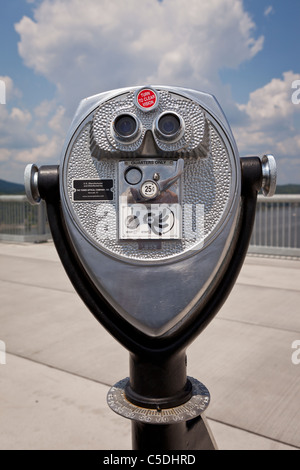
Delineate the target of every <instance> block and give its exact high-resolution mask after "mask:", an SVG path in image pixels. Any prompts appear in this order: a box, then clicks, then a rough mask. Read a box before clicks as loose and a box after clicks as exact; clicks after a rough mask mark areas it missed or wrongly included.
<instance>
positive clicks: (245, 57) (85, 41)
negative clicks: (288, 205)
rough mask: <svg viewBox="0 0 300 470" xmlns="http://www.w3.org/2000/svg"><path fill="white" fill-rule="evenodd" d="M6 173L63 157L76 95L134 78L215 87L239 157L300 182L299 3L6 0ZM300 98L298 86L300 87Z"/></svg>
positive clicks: (1, 67) (2, 32)
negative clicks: (295, 97)
mask: <svg viewBox="0 0 300 470" xmlns="http://www.w3.org/2000/svg"><path fill="white" fill-rule="evenodd" d="M0 7H1V16H0V79H2V80H4V81H5V83H6V104H0V178H1V179H6V180H9V181H16V182H21V181H22V179H23V171H24V167H25V166H26V164H27V163H30V162H35V163H37V164H57V163H59V158H60V151H61V148H62V145H63V140H64V136H65V134H66V132H67V128H68V125H69V123H70V121H71V118H72V115H73V113H74V112H75V109H76V107H77V105H78V102H79V101H80V99H82V98H84V97H86V96H89V95H91V94H95V93H98V92H101V91H104V90H108V89H112V88H118V87H122V86H127V85H136V84H141V85H142V84H144V83H147V84H149V83H151V84H164V85H167V84H169V85H180V86H185V87H190V88H195V89H200V90H203V91H207V92H211V93H213V94H214V95H215V96H216V97H217V99H218V101H219V102H220V103H221V105H222V107H223V109H224V111H225V113H226V115H227V118H228V120H229V122H230V124H231V126H232V128H233V132H234V135H235V138H236V140H237V144H238V148H239V150H240V154H241V156H245V155H254V154H256V155H262V154H264V153H273V154H274V155H275V156H276V158H277V162H278V171H279V175H278V181H279V183H280V184H284V183H300V132H299V131H300V104H299V105H296V104H293V103H292V100H291V97H292V93H293V91H294V90H293V89H292V84H293V82H295V81H296V80H300V63H299V55H300V54H299V47H298V44H299V38H300V33H299V26H298V23H299V18H300V2H299V1H298V0H285V1H284V2H283V1H282V0H244V1H242V0H202V1H201V2H200V1H199V0H163V1H160V2H158V1H157V0H127V1H126V2H123V0H85V2H82V1H80V0H64V1H63V0H38V1H34V0H30V1H29V0H28V1H26V0H10V1H8V0H0ZM299 96H300V95H299Z"/></svg>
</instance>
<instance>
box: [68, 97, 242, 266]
mask: <svg viewBox="0 0 300 470" xmlns="http://www.w3.org/2000/svg"><path fill="white" fill-rule="evenodd" d="M166 110H169V111H172V110H173V111H175V110H176V112H177V113H178V114H180V115H181V116H182V118H183V119H184V123H185V132H184V136H183V137H182V138H181V139H179V140H178V141H177V142H175V143H165V142H162V141H159V139H158V138H157V137H156V136H155V140H156V144H157V147H158V149H159V151H161V152H162V157H164V158H170V156H171V157H172V158H173V159H174V158H176V157H177V158H178V157H179V156H181V157H183V159H184V172H183V176H182V185H183V188H184V190H183V195H182V201H181V203H182V207H183V211H184V210H186V211H191V213H192V216H191V215H190V214H187V213H186V214H185V213H184V212H183V226H182V239H181V240H180V241H175V240H169V241H168V240H164V241H163V243H162V247H161V249H160V250H151V249H150V250H149V248H148V247H147V248H146V249H142V248H141V246H140V245H139V244H138V243H137V242H136V241H130V240H127V241H126V243H124V242H123V241H122V240H119V237H118V190H117V189H118V182H117V180H118V177H120V176H118V171H117V170H118V168H117V164H118V162H119V161H122V160H124V159H128V158H130V159H134V158H135V157H137V156H138V153H139V149H140V147H141V145H142V141H143V138H144V136H145V133H146V131H147V130H150V129H152V128H153V125H154V122H155V120H156V118H157V116H159V114H160V113H162V112H164V111H166ZM123 112H131V113H135V114H136V115H137V116H138V118H139V119H140V121H141V122H142V126H143V128H142V133H141V137H140V138H139V139H138V140H137V141H136V142H133V143H132V144H129V145H128V144H122V143H120V142H118V141H116V140H115V139H114V137H113V134H112V133H111V122H112V120H113V119H114V118H115V117H116V116H117V115H118V114H121V113H123ZM91 117H93V119H91ZM91 117H90V118H89V119H88V122H87V123H86V124H85V126H84V127H83V128H82V129H81V130H80V131H79V132H78V134H77V135H76V136H75V138H74V143H73V145H72V147H71V148H70V150H69V152H68V154H67V156H66V162H65V169H64V173H65V178H66V187H67V200H68V205H69V209H70V211H71V212H72V213H73V217H74V219H75V221H76V223H77V224H78V225H79V227H80V228H81V230H82V232H84V233H85V234H87V235H88V236H89V239H90V240H91V241H92V243H94V244H95V245H96V246H98V247H100V248H102V249H104V250H105V251H108V252H109V253H111V254H112V255H115V256H121V257H124V258H127V259H131V260H152V261H153V260H166V259H168V258H171V257H174V256H178V255H182V254H185V253H186V252H189V251H190V250H194V249H199V248H201V247H202V246H203V245H204V244H207V243H208V242H209V241H210V239H211V238H212V236H214V234H215V232H216V231H217V230H218V229H220V225H222V223H223V222H224V220H225V218H226V215H227V213H228V211H229V210H230V208H231V203H232V200H233V197H234V193H235V190H236V188H235V183H236V182H235V177H236V168H235V161H234V156H233V154H232V150H231V147H230V144H229V142H228V141H227V142H226V136H225V135H224V133H223V132H222V129H221V128H220V126H219V125H218V124H217V123H216V122H215V120H214V119H213V118H212V117H211V116H209V114H208V112H207V111H204V110H203V109H202V108H201V106H199V105H198V104H197V103H195V102H194V101H192V100H187V99H183V98H181V99H179V96H178V95H175V94H172V93H168V92H165V91H162V92H161V93H160V101H159V106H158V108H157V109H155V110H154V111H151V112H147V113H144V112H143V111H141V110H139V109H138V108H137V107H136V105H135V102H134V93H133V92H128V93H126V94H123V95H122V96H121V97H119V96H118V97H117V98H115V99H112V100H109V101H107V102H105V103H103V104H102V105H100V106H99V107H98V108H97V109H96V111H95V114H94V116H91ZM153 134H154V135H155V133H153ZM205 149H206V150H205ZM91 153H92V155H94V157H93V156H92V155H91ZM95 157H96V158H95ZM77 178H101V179H112V180H113V182H114V186H113V193H114V199H113V201H104V202H103V201H102V202H89V203H86V202H83V203H80V202H76V203H73V204H72V203H71V202H70V201H72V193H73V191H74V189H73V180H74V179H77ZM196 207H198V208H201V210H202V208H203V210H204V214H203V216H204V220H202V216H200V219H199V216H198V219H197V212H196V210H195V208H196ZM201 214H202V212H201ZM191 218H192V220H191V222H190V223H189V224H188V225H187V224H185V223H184V221H185V220H188V219H189V220H190V219H191ZM191 226H192V227H193V230H191ZM195 227H196V229H195Z"/></svg>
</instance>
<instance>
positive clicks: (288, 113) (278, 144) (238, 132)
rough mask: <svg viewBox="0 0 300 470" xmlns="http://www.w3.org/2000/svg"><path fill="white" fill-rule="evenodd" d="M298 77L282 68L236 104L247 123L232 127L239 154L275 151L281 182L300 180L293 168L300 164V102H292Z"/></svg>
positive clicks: (299, 174) (299, 76) (260, 153)
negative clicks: (280, 72)
mask: <svg viewBox="0 0 300 470" xmlns="http://www.w3.org/2000/svg"><path fill="white" fill-rule="evenodd" d="M299 79H300V74H296V73H293V72H291V71H289V72H285V73H284V74H283V78H282V79H280V78H274V79H273V80H271V81H270V82H269V83H267V84H266V85H265V86H264V87H262V88H259V89H257V90H255V91H254V92H253V93H251V94H250V97H249V101H248V103H247V104H243V105H238V107H239V109H240V111H241V112H243V113H244V114H245V115H246V118H247V122H246V125H243V126H240V127H239V126H236V127H235V129H234V133H235V137H236V139H237V143H238V147H239V149H240V152H241V154H244V153H245V152H246V153H247V154H248V155H262V154H264V153H273V154H274V155H275V157H276V158H277V163H278V174H279V177H280V181H281V182H284V183H288V182H291V179H293V181H296V182H299V178H300V173H299V171H298V172H296V173H295V172H294V171H295V170H293V168H295V169H296V168H299V165H300V136H299V131H298V132H297V130H296V129H297V127H298V128H299V125H298V124H297V122H298V121H299V118H300V104H299V105H295V104H293V103H292V93H293V91H294V90H293V89H292V83H293V82H294V81H295V80H299ZM287 162H289V163H288V164H287Z"/></svg>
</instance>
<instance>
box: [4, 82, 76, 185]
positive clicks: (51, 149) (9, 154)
mask: <svg viewBox="0 0 300 470" xmlns="http://www.w3.org/2000/svg"><path fill="white" fill-rule="evenodd" d="M4 78H5V83H6V84H7V85H8V93H9V96H18V95H19V92H18V90H16V89H15V86H14V83H13V80H12V79H11V78H10V77H4ZM48 121H49V122H48ZM66 128H67V122H66V119H65V116H64V108H63V107H62V106H57V104H56V103H55V101H53V102H46V101H45V102H43V103H41V104H40V105H39V106H38V107H37V108H36V109H35V112H34V114H32V113H31V112H30V111H29V110H28V109H25V108H23V109H21V108H18V107H16V106H15V107H12V108H10V107H9V106H8V105H0V162H1V178H2V179H7V180H9V181H22V178H23V174H24V165H25V164H26V163H29V162H37V163H39V164H45V163H49V162H56V163H59V156H60V152H61V148H62V145H63V141H64V136H65V132H66Z"/></svg>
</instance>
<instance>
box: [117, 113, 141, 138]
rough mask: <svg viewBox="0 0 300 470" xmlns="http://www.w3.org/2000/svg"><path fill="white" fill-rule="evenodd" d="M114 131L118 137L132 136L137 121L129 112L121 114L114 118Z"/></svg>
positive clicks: (135, 130) (136, 126)
mask: <svg viewBox="0 0 300 470" xmlns="http://www.w3.org/2000/svg"><path fill="white" fill-rule="evenodd" d="M114 127H115V131H116V133H117V134H118V135H119V136H120V137H125V138H126V137H132V136H134V135H135V134H136V132H137V130H138V124H137V121H136V120H135V118H134V117H133V116H130V115H129V114H122V115H121V116H118V117H117V118H116V120H115V124H114Z"/></svg>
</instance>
